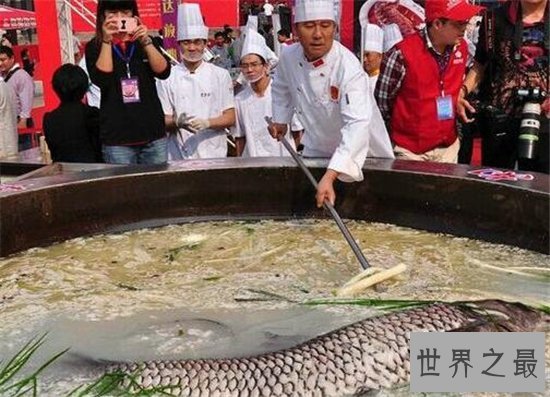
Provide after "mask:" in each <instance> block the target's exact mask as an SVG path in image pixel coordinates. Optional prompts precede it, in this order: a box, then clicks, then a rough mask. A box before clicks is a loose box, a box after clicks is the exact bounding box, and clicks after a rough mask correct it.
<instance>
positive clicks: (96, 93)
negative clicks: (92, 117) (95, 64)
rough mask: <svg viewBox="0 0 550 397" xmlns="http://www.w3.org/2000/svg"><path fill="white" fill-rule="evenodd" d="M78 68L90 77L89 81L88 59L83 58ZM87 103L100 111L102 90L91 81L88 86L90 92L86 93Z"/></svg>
mask: <svg viewBox="0 0 550 397" xmlns="http://www.w3.org/2000/svg"><path fill="white" fill-rule="evenodd" d="M78 66H80V67H81V68H82V70H84V71H85V72H86V75H87V76H88V80H89V79H90V75H89V73H88V68H87V66H86V57H82V59H81V60H80V62H78ZM86 102H88V105H89V106H93V107H96V108H98V109H99V107H100V106H99V105H100V104H101V90H100V89H99V87H98V86H97V85H95V84H94V83H92V82H91V81H90V85H89V86H88V91H87V92H86Z"/></svg>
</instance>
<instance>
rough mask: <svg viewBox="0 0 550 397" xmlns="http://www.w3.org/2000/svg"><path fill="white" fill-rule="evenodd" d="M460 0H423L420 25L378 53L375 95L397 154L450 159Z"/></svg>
mask: <svg viewBox="0 0 550 397" xmlns="http://www.w3.org/2000/svg"><path fill="white" fill-rule="evenodd" d="M481 9H482V8H481V7H477V6H473V5H471V4H469V3H468V1H466V0H448V1H441V0H426V2H425V12H426V25H427V26H426V28H425V29H423V30H422V31H420V32H417V33H414V34H411V35H409V36H407V37H405V39H403V41H401V42H399V43H398V44H396V45H395V46H394V47H392V49H390V50H389V51H388V52H387V53H385V54H384V58H383V60H382V67H381V70H380V76H379V77H378V82H377V85H376V89H375V97H376V100H377V102H378V106H379V107H380V111H381V112H382V115H383V116H384V119H385V121H386V124H387V125H388V129H389V131H390V136H391V139H392V143H393V145H394V147H393V151H394V153H395V155H396V157H397V158H402V159H408V160H419V161H436V162H444V163H456V162H457V161H458V150H459V148H460V141H459V139H458V136H457V131H456V117H455V109H456V104H457V98H458V93H459V91H460V87H461V85H462V81H463V78H464V75H465V73H466V65H467V57H468V44H467V43H466V41H465V40H464V33H465V31H466V27H467V26H468V22H469V20H470V19H471V18H472V17H473V16H474V15H476V14H477V13H479V12H480V11H481Z"/></svg>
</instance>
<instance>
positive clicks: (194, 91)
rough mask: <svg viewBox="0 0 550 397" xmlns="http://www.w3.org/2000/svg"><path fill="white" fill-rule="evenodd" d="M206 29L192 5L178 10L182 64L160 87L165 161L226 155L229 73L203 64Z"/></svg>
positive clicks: (231, 106) (230, 120) (231, 108)
mask: <svg viewBox="0 0 550 397" xmlns="http://www.w3.org/2000/svg"><path fill="white" fill-rule="evenodd" d="M207 39H208V27H206V26H205V25H204V22H203V18H202V14H201V11H200V7H199V5H198V4H196V3H182V4H180V5H179V6H178V44H179V46H180V51H181V56H182V58H183V62H182V63H181V64H179V65H177V66H175V67H174V68H173V69H172V74H171V76H170V77H169V78H168V79H167V80H166V81H162V82H159V84H158V87H159V96H160V100H161V103H162V108H163V111H164V115H165V123H166V129H167V130H168V131H169V135H168V154H169V159H170V160H182V159H197V158H216V157H226V156H227V141H226V139H227V136H226V131H225V129H226V128H229V127H231V126H233V125H234V124H235V102H234V98H233V82H232V81H231V76H230V75H229V72H228V71H227V70H225V69H223V68H220V67H218V66H215V65H213V64H211V63H208V62H205V61H204V60H203V56H204V51H205V48H206V41H207Z"/></svg>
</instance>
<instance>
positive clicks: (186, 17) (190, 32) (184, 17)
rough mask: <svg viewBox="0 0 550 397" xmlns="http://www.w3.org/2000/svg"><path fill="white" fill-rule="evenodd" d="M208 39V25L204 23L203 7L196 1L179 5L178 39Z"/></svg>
mask: <svg viewBox="0 0 550 397" xmlns="http://www.w3.org/2000/svg"><path fill="white" fill-rule="evenodd" d="M194 39H205V40H207V39H208V27H206V26H205V25H204V20H203V18H202V14H201V8H200V6H199V5H198V4H196V3H181V4H180V5H178V41H181V40H194Z"/></svg>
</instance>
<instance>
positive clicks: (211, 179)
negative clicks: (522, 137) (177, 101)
mask: <svg viewBox="0 0 550 397" xmlns="http://www.w3.org/2000/svg"><path fill="white" fill-rule="evenodd" d="M306 164H307V165H308V166H309V167H310V168H311V170H312V172H313V174H314V175H315V177H316V178H320V176H322V173H323V172H324V169H325V167H326V165H327V163H326V160H308V161H306ZM469 170H470V168H469V167H466V166H460V165H450V164H438V163H424V162H413V161H398V160H396V161H391V160H376V159H368V160H367V162H366V163H365V166H364V174H365V180H364V181H363V182H361V183H352V184H345V183H339V184H338V185H337V195H338V197H337V203H336V209H337V210H338V212H339V213H340V215H341V216H342V217H343V218H350V219H362V220H367V221H375V222H384V223H392V224H395V225H400V226H408V227H413V228H416V229H422V230H428V231H433V232H443V233H450V234H453V235H457V236H465V237H470V238H474V239H481V240H486V241H490V242H497V243H503V244H509V245H513V246H517V247H522V248H527V249H530V250H533V251H538V252H542V253H546V254H548V253H549V250H550V249H549V237H548V229H549V203H550V200H549V199H550V194H549V182H548V176H547V175H541V174H533V175H534V176H535V178H534V179H533V180H531V181H525V180H524V181H506V182H488V181H485V180H482V179H480V178H478V177H477V176H475V175H469V174H468V171H469ZM10 184H11V185H12V186H11V187H12V188H13V189H10V190H16V189H17V190H18V191H6V190H5V189H4V191H3V192H0V237H1V238H0V241H1V244H0V256H6V255H9V254H12V253H15V252H18V251H21V250H24V249H27V248H30V247H35V246H44V245H48V244H51V243H54V242H58V241H63V240H65V239H69V238H74V237H77V236H84V235H91V234H95V233H100V232H101V233H104V232H116V231H121V230H128V229H133V228H138V227H153V226H159V225H165V224H169V223H180V222H190V221H200V220H220V219H266V218H275V219H277V218H278V219H284V218H290V217H297V218H302V217H303V218H321V217H328V215H327V214H325V213H324V212H323V211H322V210H319V209H317V208H316V207H315V205H314V191H313V188H312V187H311V185H310V183H309V182H308V181H307V179H306V177H305V176H304V174H303V172H302V171H301V170H300V169H299V168H297V167H296V165H295V164H294V162H293V160H292V159H290V158H265V159H241V158H227V159H217V160H200V161H199V160H197V161H185V162H181V163H176V164H173V165H169V166H134V167H109V166H105V167H100V168H99V169H98V167H97V166H95V167H94V168H93V169H90V170H87V171H82V172H63V165H61V166H60V172H57V173H54V174H53V175H49V176H42V177H39V178H34V179H25V180H21V181H17V182H11V183H10ZM366 244H368V242H367V243H366ZM363 248H366V247H363Z"/></svg>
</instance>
